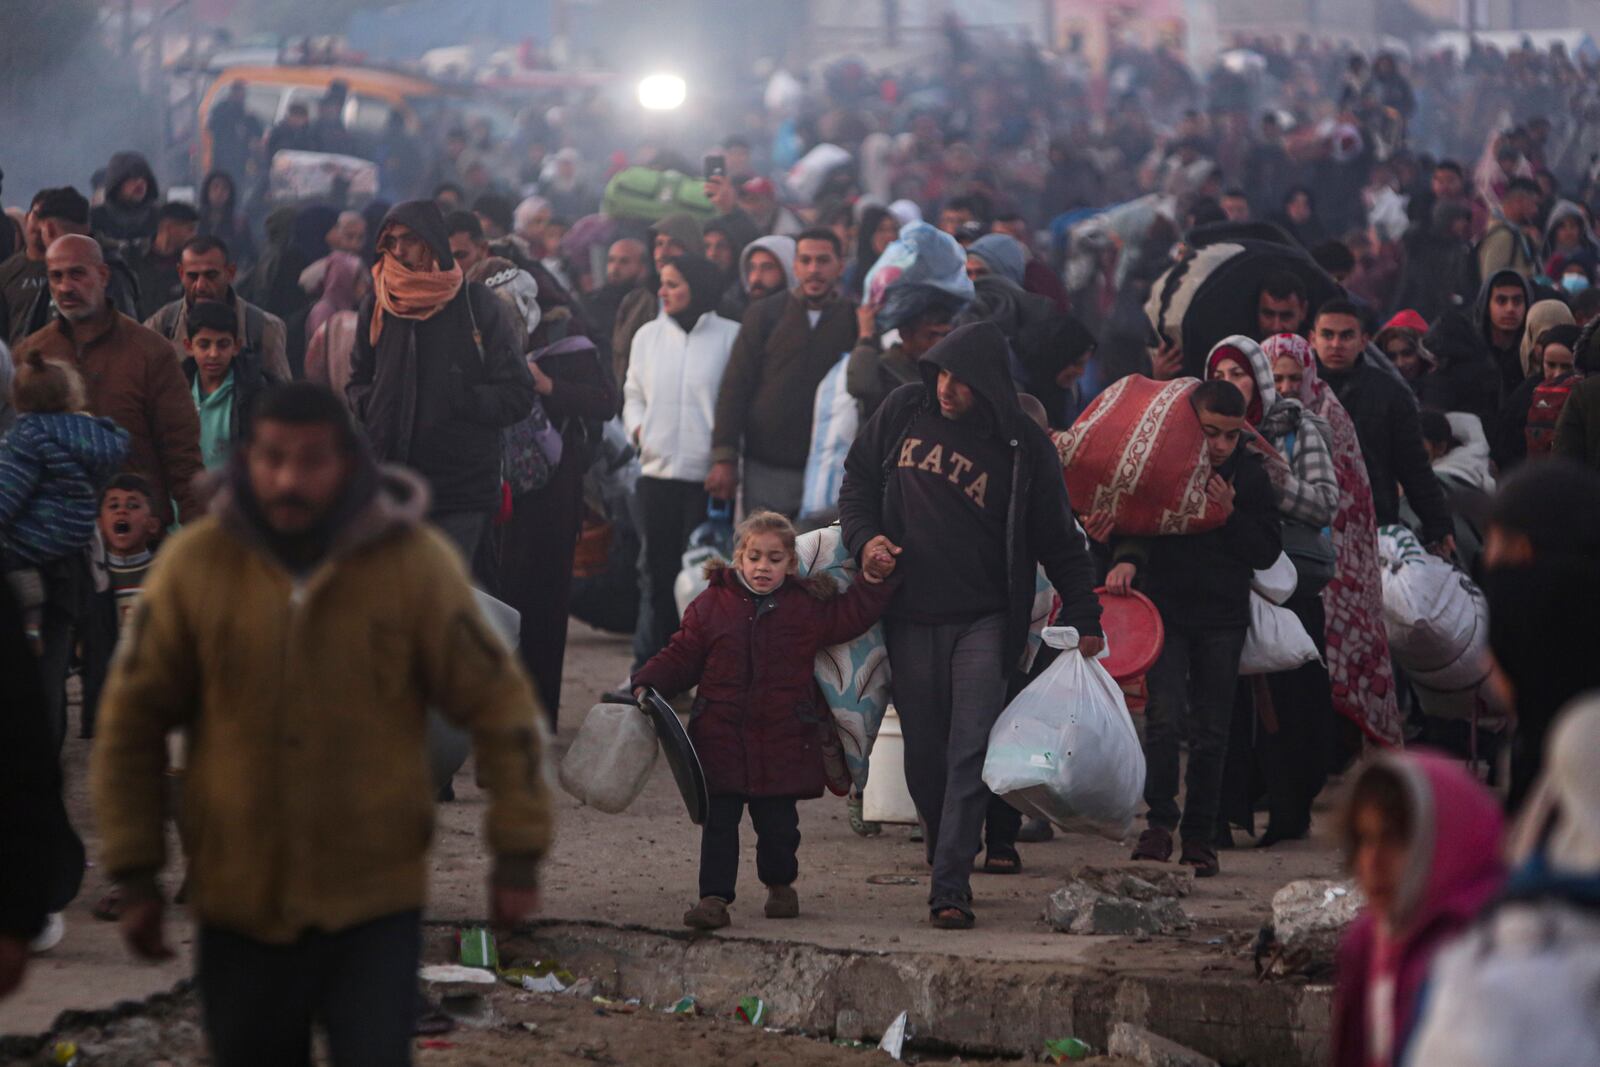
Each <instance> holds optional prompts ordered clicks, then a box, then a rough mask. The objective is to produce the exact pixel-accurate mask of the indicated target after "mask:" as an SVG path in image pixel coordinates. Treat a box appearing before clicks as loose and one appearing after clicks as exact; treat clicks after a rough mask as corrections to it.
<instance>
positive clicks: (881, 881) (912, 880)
mask: <svg viewBox="0 0 1600 1067" xmlns="http://www.w3.org/2000/svg"><path fill="white" fill-rule="evenodd" d="M922 881H923V880H922V879H921V878H918V877H916V876H915V875H910V874H870V875H868V876H867V884H868V885H921V884H922Z"/></svg>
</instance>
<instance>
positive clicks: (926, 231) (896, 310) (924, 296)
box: [861, 222, 976, 333]
mask: <svg viewBox="0 0 1600 1067" xmlns="http://www.w3.org/2000/svg"><path fill="white" fill-rule="evenodd" d="M975 292H976V290H975V289H973V287H972V279H970V278H968V277H967V253H966V250H965V249H963V248H962V247H961V245H960V244H958V243H957V242H956V239H955V238H954V237H951V236H950V235H949V234H947V233H945V232H944V231H943V230H939V229H936V228H934V227H933V226H930V225H928V224H927V223H926V222H913V223H908V224H907V225H906V226H904V227H902V228H901V230H900V236H899V237H898V238H896V239H895V240H893V241H891V242H889V246H888V247H887V248H885V249H884V250H883V255H881V256H879V257H878V262H876V263H874V264H873V265H872V269H871V270H870V271H868V272H867V278H866V281H865V282H864V283H863V285H862V293H861V302H862V304H864V305H865V306H867V307H873V308H877V309H878V331H879V332H880V333H887V332H888V331H889V330H896V329H899V328H900V327H901V326H903V325H905V324H906V323H908V322H911V321H912V320H913V319H916V318H919V317H921V316H922V315H925V314H927V313H929V312H932V311H938V312H941V313H948V314H949V315H951V316H954V315H956V314H958V313H959V312H960V311H961V310H962V309H963V308H965V307H966V306H967V305H968V304H970V303H971V302H972V298H973V295H974V293H975Z"/></svg>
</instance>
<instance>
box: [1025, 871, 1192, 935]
mask: <svg viewBox="0 0 1600 1067" xmlns="http://www.w3.org/2000/svg"><path fill="white" fill-rule="evenodd" d="M1192 879H1193V875H1192V873H1191V872H1189V871H1188V869H1187V868H1182V869H1173V870H1171V871H1167V870H1161V869H1153V868H1148V867H1130V868H1124V867H1085V868H1082V869H1080V870H1079V871H1078V873H1077V875H1076V876H1074V877H1073V879H1072V880H1071V881H1069V882H1068V883H1067V884H1066V885H1064V886H1062V887H1061V888H1060V889H1057V890H1055V891H1054V892H1053V893H1051V894H1050V896H1049V898H1048V899H1047V900H1046V902H1045V908H1044V920H1045V922H1047V923H1049V924H1050V926H1051V927H1053V928H1054V929H1056V930H1059V931H1061V932H1062V933H1068V934H1104V935H1113V936H1124V937H1139V936H1157V935H1164V934H1176V933H1179V932H1181V931H1184V930H1187V929H1189V927H1190V926H1191V925H1192V923H1191V922H1190V919H1189V916H1188V915H1187V914H1186V913H1185V912H1184V910H1183V907H1182V905H1180V904H1179V903H1178V898H1179V897H1181V896H1186V895H1187V894H1188V893H1189V890H1190V889H1191V888H1192V884H1193V883H1192Z"/></svg>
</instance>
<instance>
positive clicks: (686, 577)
mask: <svg viewBox="0 0 1600 1067" xmlns="http://www.w3.org/2000/svg"><path fill="white" fill-rule="evenodd" d="M722 558H723V555H722V553H721V552H718V551H717V550H716V549H715V548H713V547H712V546H710V545H695V546H694V547H693V548H690V549H689V550H688V551H687V552H685V553H684V554H683V570H681V571H679V572H678V577H677V578H676V579H675V580H674V581H673V583H672V599H673V600H675V601H676V602H677V604H678V618H680V619H681V618H683V617H684V615H686V614H687V613H688V611H689V605H690V604H692V603H693V602H694V598H695V597H697V596H699V595H700V594H701V593H704V592H705V591H706V587H707V586H709V585H710V584H711V579H710V578H707V577H706V563H707V562H709V561H710V560H713V559H722Z"/></svg>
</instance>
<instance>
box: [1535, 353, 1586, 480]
mask: <svg viewBox="0 0 1600 1067" xmlns="http://www.w3.org/2000/svg"><path fill="white" fill-rule="evenodd" d="M1581 381H1583V375H1582V374H1578V373H1573V374H1568V375H1566V376H1565V377H1562V378H1557V379H1556V380H1555V381H1553V382H1541V383H1540V384H1539V387H1538V388H1537V389H1535V390H1534V391H1533V403H1532V404H1530V405H1529V406H1528V424H1527V428H1526V429H1525V430H1524V431H1523V434H1524V435H1525V437H1526V440H1527V442H1528V458H1529V459H1532V458H1534V457H1535V456H1548V455H1549V454H1550V452H1551V451H1552V450H1553V449H1554V448H1555V443H1556V422H1557V421H1559V420H1560V418H1561V409H1562V408H1564V407H1566V406H1567V397H1569V396H1571V395H1572V391H1573V390H1574V389H1576V388H1577V387H1578V383H1579V382H1581Z"/></svg>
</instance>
